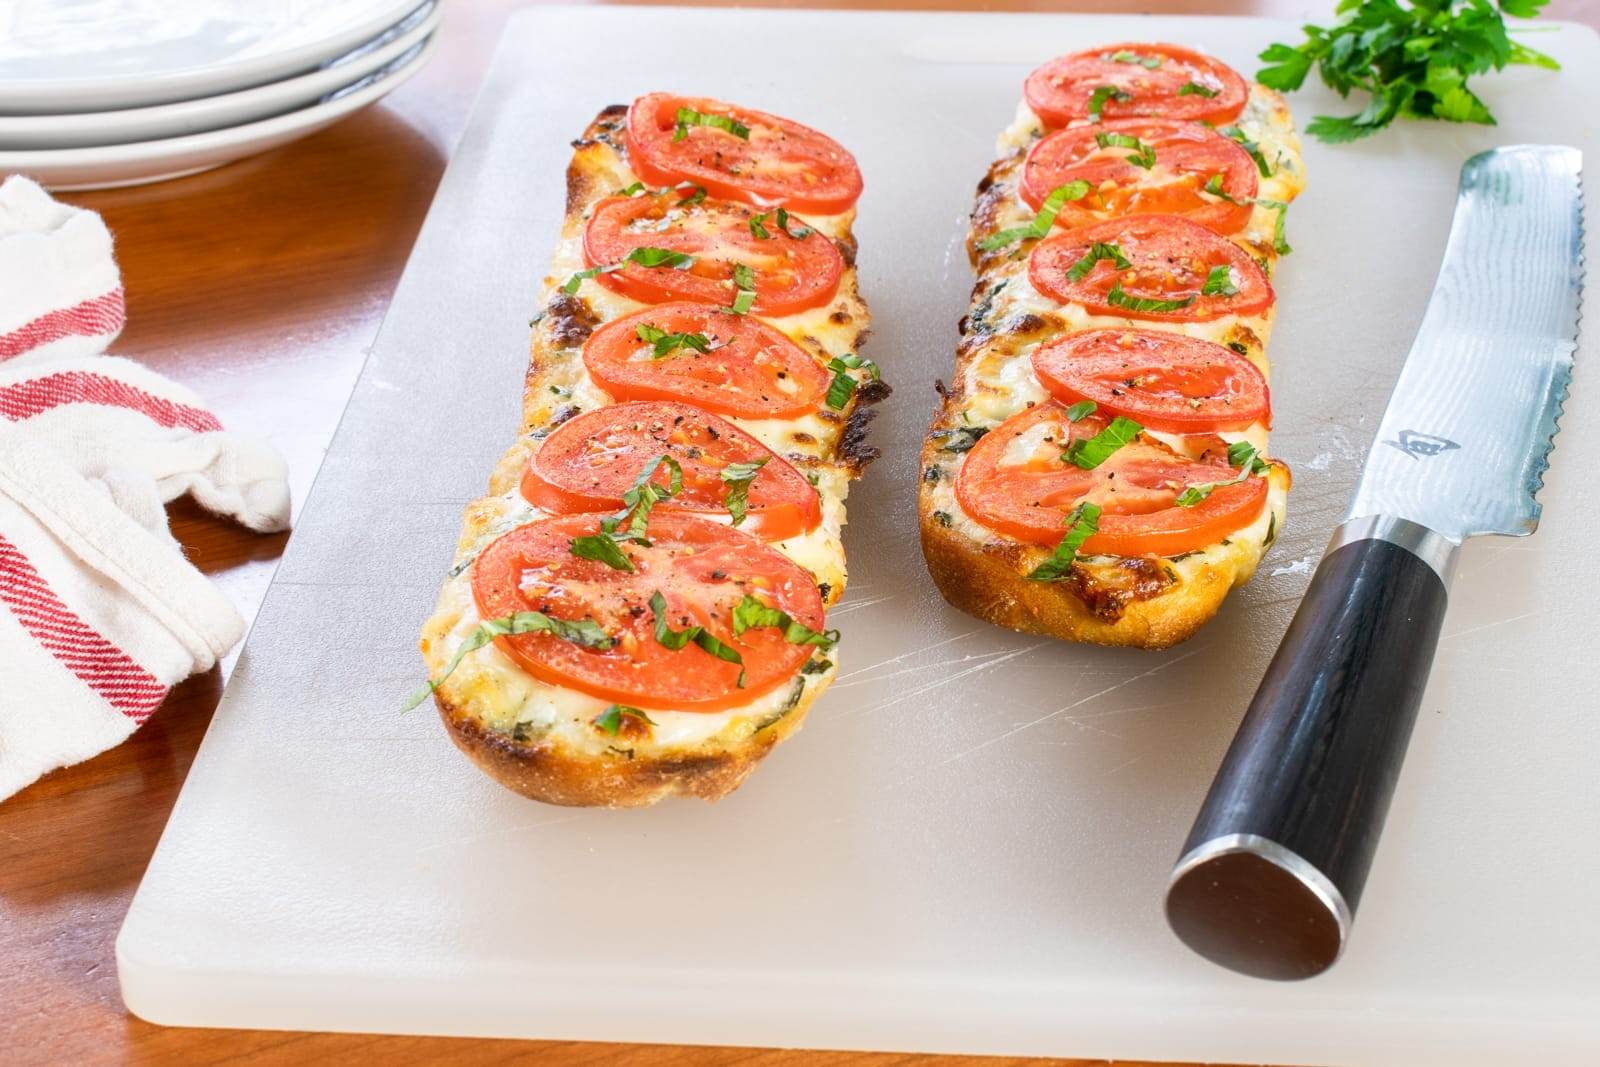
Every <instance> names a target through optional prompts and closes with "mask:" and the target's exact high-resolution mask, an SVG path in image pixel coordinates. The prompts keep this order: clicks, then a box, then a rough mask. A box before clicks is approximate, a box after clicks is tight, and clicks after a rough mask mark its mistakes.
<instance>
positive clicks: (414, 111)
mask: <svg viewBox="0 0 1600 1067" xmlns="http://www.w3.org/2000/svg"><path fill="white" fill-rule="evenodd" d="M704 2H705V0H702V3H704ZM519 6H523V5H520V4H517V3H513V2H511V0H478V2H474V0H453V2H452V3H451V6H450V8H449V10H448V12H447V14H446V16H445V22H444V27H443V29H442V30H441V31H440V37H441V47H440V48H439V50H438V52H437V54H436V55H435V58H434V60H433V62H432V63H431V64H430V66H429V67H428V69H426V70H425V71H423V72H422V73H421V74H420V75H419V76H418V77H417V78H415V79H414V80H413V81H412V82H410V83H409V84H408V85H406V86H404V87H403V88H401V89H400V90H399V91H397V92H396V93H395V94H394V95H392V96H391V97H389V98H388V99H387V100H386V101H385V102H384V103H383V105H381V106H379V107H376V108H373V109H370V110H368V111H366V112H363V113H362V114H360V115H357V116H355V117H353V118H351V119H349V120H347V121H345V122H343V123H340V124H339V125H337V126H335V127H333V128H332V129H329V130H326V131H324V132H322V133H320V134H317V135H316V136H314V137H311V138H308V139H306V140H304V141H301V142H298V143H296V144H293V145H289V146H286V147H284V148H281V149H278V150H276V151H273V152H269V153H267V154H265V155H262V156H258V157H255V158H253V159H249V160H245V161H242V162H240V163H236V164H233V165H231V166H228V167H224V168H222V169H220V170H216V171H212V172H210V173H207V174H201V175H197V176H195V177H192V178H186V179H182V180H179V181H174V182H167V183H163V184H160V185H153V186H147V187H144V188H135V189H126V190H113V191H107V192H99V193H83V194H77V195H73V196H70V197H68V199H70V200H71V201H73V202H74V203H78V204H82V205H84V206H86V207H91V208H94V209H95V210H97V211H100V212H102V213H103V214H104V215H105V218H106V221H107V223H108V224H109V225H110V226H111V228H112V230H113V232H114V233H115V234H116V238H117V250H118V258H119V260H120V262H121V264H122V269H123V274H124V280H125V283H126V287H127V292H128V317H129V326H128V329H127V331H126V332H125V333H124V335H123V338H122V340H121V341H119V343H118V345H117V350H118V352H119V353H120V354H122V355H126V356H130V357H133V358H135V359H139V360H142V361H144V362H145V363H147V364H149V365H150V366H152V367H154V368H156V369H157V370H160V371H161V372H163V373H166V374H169V375H172V376H173V377H175V378H177V379H179V380H181V381H183V382H185V383H186V384H188V385H190V386H192V387H193V388H195V389H196V390H198V391H199V392H200V394H201V395H202V396H204V397H205V398H206V399H207V401H208V402H209V403H210V404H211V405H212V407H213V408H214V409H215V410H217V411H218V412H219V413H221V415H222V417H223V418H224V420H225V421H226V422H227V423H228V424H229V425H230V426H233V427H236V428H241V429H248V430H251V431H253V432H257V433H260V434H263V435H265V436H267V437H268V438H270V439H271V440H272V441H273V442H274V443H276V444H277V445H278V446H279V447H280V448H281V449H282V450H283V452H284V453H285V455H286V456H287V457H288V459H289V461H290V464H291V468H292V471H293V482H294V490H295V496H296V499H297V500H298V499H303V497H304V495H305V492H306V490H307V489H308V488H309V486H310V483H311V479H312V476H313V475H314V474H315V471H316V468H317V465H318V464H319V462H320V461H321V458H322V454H323V451H324V449H325V448H326V446H327V444H328V441H329V439H330V438H331V436H332V433H333V429H334V426H335V425H336V423H337V421H338V417H339V413H340V411H341V410H342V409H343V407H344V402H345V398H346V396H347V395H348V393H349V389H350V386H351V385H352V384H353V383H354V381H355V377H356V374H357V372H358V371H359V369H360V365H361V361H362V359H363V357H364V356H365V353H366V349H367V346H368V345H369V344H370V343H371V342H372V339H373V337H374V335H375V334H376V332H377V328H378V324H379V321H380V320H381V318H382V316H383V313H384V310H385V308H386V307H387V304H388V300H389V297H390V294H391V293H392V291H393V289H394V285H395V283H396V281H397V280H398V278H399V276H400V271H401V269H402V268H403V267H404V265H405V260H406V256H407V254H408V252H409V251H410V247H411V243H412V241H413V239H414V238H415V236H416V233H417V229H418V227H419V226H420V225H421V223H422V218H423V215H424V214H425V213H426V211H427V207H428V203H429V201H430V199H431V198H432V195H433V190H434V187H435V185H436V184H437V182H438V180H439V176H440V175H441V174H442V173H443V171H444V166H445V163H446V161H447V159H448V158H449V155H450V151H451V148H452V146H453V144H454V142H455V140H456V138H457V137H458V136H459V134H460V132H461V129H462V127H463V125H464V123H465V120H466V115H467V111H468V109H469V107H470V105H471V101H472V98H473V95H474V93H475V92H476V90H477V86H478V82H479V80H480V78H481V77H482V75H483V72H484V70H485V69H486V67H487V64H488V59H489V55H490V53H491V51H492V50H493V47H494V43H495V40H496V39H497V37H498V35H499V31H500V26H501V24H502V23H503V22H504V20H505V17H506V15H507V14H508V13H509V12H510V11H512V10H514V9H515V8H517V7H519ZM764 6H766V5H764ZM770 6H807V5H803V4H789V3H777V4H772V5H770ZM809 6H820V7H852V6H857V7H879V8H892V9H897V10H904V11H906V12H907V15H906V17H907V18H908V19H909V18H914V17H915V15H914V12H915V11H916V10H930V9H931V10H1011V11H1051V10H1055V11H1084V12H1093V11H1124V12H1125V11H1127V10H1128V9H1129V8H1130V7H1135V8H1137V9H1138V10H1142V11H1151V12H1160V13H1182V14H1199V13H1225V14H1254V15H1271V16H1276V17H1282V18H1289V19H1303V18H1319V19H1325V18H1326V16H1327V15H1328V13H1329V10H1330V8H1331V6H1332V5H1331V3H1296V2H1287V0H1284V2H1277V0H1256V2H1251V0H1233V2H1215V3H1190V2H1183V0H1168V2H1153V0H1146V2H1142V3H1137V4H1127V3H1117V2H1114V0H1099V2H1094V0H1090V2H1078V3H1049V2H1044V0H1033V2H1029V0H1017V2H1001V3H981V2H974V0H913V2H909V3H904V2H889V0H878V2H874V3H868V4H851V3H848V2H846V0H834V2H832V3H813V4H811V5H809ZM1550 12H1551V14H1552V15H1554V16H1555V17H1558V18H1567V19H1576V20H1580V21H1584V22H1587V23H1589V24H1590V25H1596V26H1600V0H1565V2H1562V0H1557V2H1556V3H1554V4H1552V5H1551V8H1550ZM171 514H172V525H173V529H174V531H175V533H176V534H177V536H178V537H179V539H180V540H181V541H182V543H183V545H184V548H185V550H186V551H187V552H188V554H189V556H190V558H191V559H193V560H194V561H195V562H196V564H197V565H199V566H200V567H201V568H202V569H204V570H205V571H206V572H207V573H209V574H211V575H212V576H213V577H214V578H215V579H216V581H217V582H218V583H219V584H220V585H221V586H222V588H223V589H224V591H225V592H226V593H227V594H228V595H229V596H230V597H231V598H232V599H233V601H234V602H235V603H236V604H237V605H239V607H240V609H241V610H243V611H244V612H245V613H246V614H247V615H248V614H251V613H253V612H254V611H255V609H256V607H257V606H258V605H259V603H260V599H261V596H262V594H263V592H264V591H265V588H266V585H267V582H268V580H269V579H270V577H271V573H272V569H273V567H274V566H275V565H276V561H277V559H278V556H279V554H280V553H281V552H282V550H283V546H284V544H285V543H286V540H287V538H286V537H285V536H283V535H279V536H272V537H260V536H255V535H251V534H248V533H245V532H244V531H242V530H240V529H238V528H237V527H234V526H232V525H229V524H227V523H224V522H220V521H218V520H215V519H212V518H210V517H208V516H206V515H205V514H204V513H202V512H201V511H200V510H199V509H198V508H195V507H194V506H192V505H190V504H187V503H179V504H177V505H175V506H174V507H173V508H172V512H171ZM228 666H231V660H230V661H229V662H228V663H226V664H224V668H226V667H228ZM222 678H223V673H222V670H214V671H212V672H210V673H208V674H206V675H202V676H199V677H196V678H192V679H190V680H189V681H187V682H185V683H184V684H182V685H180V686H179V687H178V688H176V689H175V690H173V692H172V694H171V696H170V697H169V698H168V699H167V702H166V704H165V705H164V706H163V707H162V708H161V710H160V711H159V712H158V713H157V714H156V715H155V716H154V717H153V718H152V719H151V720H150V722H149V723H148V724H147V725H146V726H145V727H144V728H143V729H141V730H140V731H139V732H138V733H136V734H135V735H134V736H133V738H132V739H131V740H129V741H128V742H127V743H126V744H124V745H122V746H120V747H118V748H116V749H113V750H111V751H110V752H107V753H105V754H103V755H102V756H100V757H98V758H96V759H93V760H90V761H88V762H86V763H83V764H80V765H79V766H77V767H72V768H68V769H66V770H63V771H59V772H57V773H55V774H52V775H49V776H47V777H46V778H44V779H43V780H41V781H40V782H38V783H37V784H36V785H34V786H32V787H30V788H29V789H26V790H24V791H23V792H22V793H20V794H18V795H17V796H16V797H14V798H12V799H11V800H9V801H7V802H5V803H4V804H3V805H0V945H3V946H4V948H3V953H0V1049H4V1050H5V1052H4V1055H3V1057H0V1058H3V1059H5V1060H6V1062H8V1063H23V1064H32V1063H39V1064H61V1063H73V1064H90V1063H174V1062H182V1063H222V1062H229V1063H247V1064H290V1063H293V1064H302V1063H327V1062H342V1061H346V1060H358V1059H359V1060H380V1061H381V1062H384V1063H386V1064H391V1065H406V1064H420V1063H429V1064H433V1063H451V1064H478V1063H509V1062H539V1063H545V1064H558V1065H565V1067H577V1065H584V1064H598V1063H606V1064H620V1065H625V1067H676V1065H687V1064H696V1065H700V1064H709V1065H720V1067H732V1065H739V1067H776V1065H780V1064H781V1065H785V1067H789V1065H794V1064H801V1063H804V1064H817V1065H823V1067H890V1065H903V1064H910V1063H920V1062H924V1061H929V1060H937V1061H938V1062H939V1063H951V1064H963V1063H966V1064H980V1063H982V1064H995V1065H999V1064H1015V1063H1022V1062H1030V1063H1039V1062H1044V1061H1020V1060H1004V1059H984V1058H975V1057H951V1058H944V1057H923V1056H910V1055H892V1054H856V1053H819V1052H795V1051H774V1050H752V1049H705V1048H686V1047H667V1046H639V1045H606V1044H581V1043H572V1042H512V1041H469V1040H455V1039H443V1038H407V1037H374V1036H366V1035H331V1034H295V1033H276V1032H264V1031H237V1030H191V1029H174V1028H163V1027H157V1026H152V1025H150V1024H148V1023H145V1022H142V1021H140V1020H138V1019H135V1018H133V1017H132V1016H130V1015H128V1014H127V1012H126V1011H124V1009H123V1007H122V1001H121V998H120V996H119V994H118V990H117V980H116V966H115V962H114V960H113V955H112V946H113V942H114V941H115V938H116V933H117V929H118V927H119V926H120V925H121V923H122V918H123V915H124V914H125V912H126V911H127V907H128V901H129V899H130V898H131V896H132V894H133V891H134V888H135V887H136V886H137V885H138V882H139V878H140V876H141V875H142V874H143V872H144V868H145V865H146V863H147V862H148V861H149V858H150V854H151V852H152V850H153V849H154V848H155V844H156V840H157V838H158V837H159V836H160V833H161V828H162V826H163V825H164V824H165V822H166V819H167V815H168V813H169V812H170V811H171V808H172V804H173V801H174V800H175V799H176V797H177V794H178V790H179V787H180V786H181V785H182V783H183V779H184V776H185V775H186V774H187V772H188V769H189V764H190V762H191V761H192V759H193V758H194V753H195V748H196V746H197V745H198V744H199V742H200V738H201V736H202V735H203V734H204V732H205V729H206V726H207V724H208V723H209V722H210V719H211V715H212V712H213V711H214V710H215V708H216V704H217V700H218V698H219V697H220V695H221V692H222ZM1056 1062H1061V1063H1066V1062H1076V1063H1083V1062H1085V1061H1056Z"/></svg>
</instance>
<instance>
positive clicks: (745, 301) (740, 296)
mask: <svg viewBox="0 0 1600 1067" xmlns="http://www.w3.org/2000/svg"><path fill="white" fill-rule="evenodd" d="M733 287H734V289H735V290H736V292H735V293H734V294H733V305H732V306H731V307H729V308H728V310H729V311H731V312H733V313H734V314H735V315H748V314H749V313H750V309H751V308H752V307H754V306H755V303H756V272H755V271H753V270H751V269H750V268H749V267H747V266H745V265H744V264H743V263H735V264H734V265H733Z"/></svg>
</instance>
